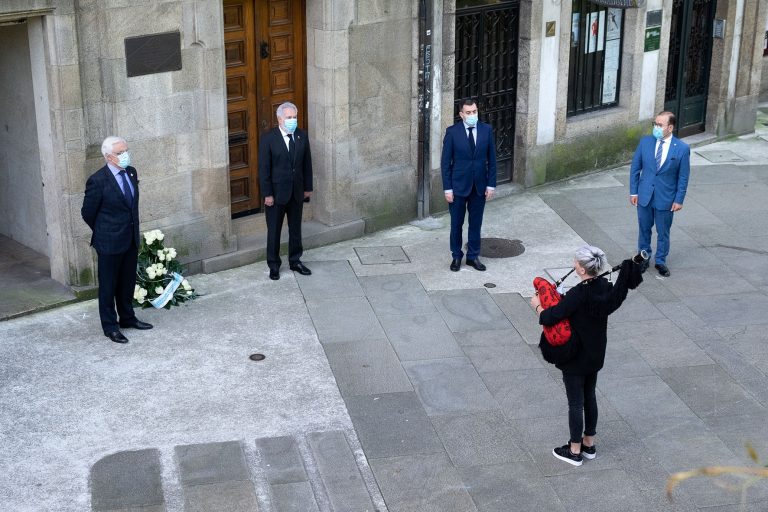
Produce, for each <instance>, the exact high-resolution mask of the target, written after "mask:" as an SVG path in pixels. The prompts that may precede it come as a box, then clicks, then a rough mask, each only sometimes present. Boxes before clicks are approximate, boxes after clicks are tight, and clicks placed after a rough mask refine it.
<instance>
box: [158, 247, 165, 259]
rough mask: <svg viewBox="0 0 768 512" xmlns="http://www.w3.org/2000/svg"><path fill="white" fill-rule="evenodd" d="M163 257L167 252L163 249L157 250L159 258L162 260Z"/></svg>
mask: <svg viewBox="0 0 768 512" xmlns="http://www.w3.org/2000/svg"><path fill="white" fill-rule="evenodd" d="M163 256H165V251H164V250H163V249H158V250H157V257H158V258H162V257H163Z"/></svg>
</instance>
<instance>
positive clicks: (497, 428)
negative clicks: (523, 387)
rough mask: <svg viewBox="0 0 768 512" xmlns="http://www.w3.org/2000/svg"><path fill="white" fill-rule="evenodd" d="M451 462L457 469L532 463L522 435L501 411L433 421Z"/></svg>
mask: <svg viewBox="0 0 768 512" xmlns="http://www.w3.org/2000/svg"><path fill="white" fill-rule="evenodd" d="M432 423H433V424H434V425H435V430H437V434H438V435H439V436H440V439H441V440H442V441H443V445H444V446H445V450H446V451H447V452H448V456H449V457H450V458H451V462H452V463H453V465H454V466H456V467H457V468H461V467H468V466H481V465H490V464H503V463H506V462H515V461H530V460H531V458H530V456H529V455H528V454H527V453H526V452H525V451H524V450H522V449H521V448H520V446H519V445H518V444H517V442H516V441H518V440H519V436H518V434H517V432H516V431H515V429H514V428H512V425H511V424H510V423H509V422H508V421H507V419H506V418H505V417H504V415H503V414H502V413H500V412H487V413H475V414H471V415H469V416H438V417H434V418H432Z"/></svg>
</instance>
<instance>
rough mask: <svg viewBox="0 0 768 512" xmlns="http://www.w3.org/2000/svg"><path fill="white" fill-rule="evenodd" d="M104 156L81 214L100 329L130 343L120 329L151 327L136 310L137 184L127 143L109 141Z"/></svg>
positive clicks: (89, 184)
mask: <svg viewBox="0 0 768 512" xmlns="http://www.w3.org/2000/svg"><path fill="white" fill-rule="evenodd" d="M101 154H102V155H104V158H105V159H106V161H107V164H106V165H105V166H104V167H102V168H101V169H99V170H98V171H96V172H95V173H93V174H92V175H91V177H90V178H88V181H87V183H86V184H85V198H84V199H83V208H82V209H81V212H80V213H81V214H82V216H83V220H84V221H85V222H86V224H88V225H89V226H90V227H91V230H92V231H93V235H92V236H91V246H93V248H94V249H96V254H98V257H99V318H100V319H101V327H102V329H103V330H104V335H105V336H106V337H108V338H109V339H111V340H112V341H114V342H115V343H128V338H126V337H125V336H124V335H123V333H122V332H120V327H123V328H128V327H133V328H135V329H151V328H152V325H151V324H148V323H146V322H142V321H141V320H139V319H138V318H136V315H135V314H134V312H133V291H134V287H135V286H136V261H137V258H138V252H139V180H138V178H137V175H136V169H134V168H133V167H131V155H130V153H128V144H127V143H126V142H125V140H124V139H121V138H119V137H107V138H106V139H104V142H103V143H102V144H101ZM115 305H117V313H115ZM118 315H119V318H120V320H119V322H118Z"/></svg>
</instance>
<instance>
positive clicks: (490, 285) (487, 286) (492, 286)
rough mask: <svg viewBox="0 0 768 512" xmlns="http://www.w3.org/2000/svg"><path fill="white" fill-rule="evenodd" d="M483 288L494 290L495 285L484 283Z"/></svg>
mask: <svg viewBox="0 0 768 512" xmlns="http://www.w3.org/2000/svg"><path fill="white" fill-rule="evenodd" d="M483 286H485V287H486V288H496V285H495V284H493V283H485V284H484V285H483Z"/></svg>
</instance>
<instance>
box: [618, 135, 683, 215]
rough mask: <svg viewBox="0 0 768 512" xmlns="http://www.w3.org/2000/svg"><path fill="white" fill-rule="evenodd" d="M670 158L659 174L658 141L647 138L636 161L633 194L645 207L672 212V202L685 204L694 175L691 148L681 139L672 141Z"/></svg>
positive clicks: (631, 180) (631, 177)
mask: <svg viewBox="0 0 768 512" xmlns="http://www.w3.org/2000/svg"><path fill="white" fill-rule="evenodd" d="M669 144H670V146H669V151H668V152H667V159H666V160H664V164H663V165H662V166H661V169H659V170H658V172H657V171H656V138H655V137H652V136H650V135H647V136H645V137H643V138H642V139H641V140H640V144H639V145H638V146H637V150H636V151H635V156H634V157H633V158H632V167H631V168H630V171H629V193H630V195H637V200H638V203H639V204H640V205H641V206H648V205H649V204H650V203H651V201H652V204H651V206H652V207H654V208H656V209H657V210H670V209H671V208H672V203H677V204H683V201H684V200H685V192H686V190H687V189H688V176H689V174H690V173H691V148H690V147H688V144H686V143H685V142H683V141H681V140H680V139H678V138H677V137H674V136H673V137H672V138H671V139H670V142H669Z"/></svg>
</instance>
